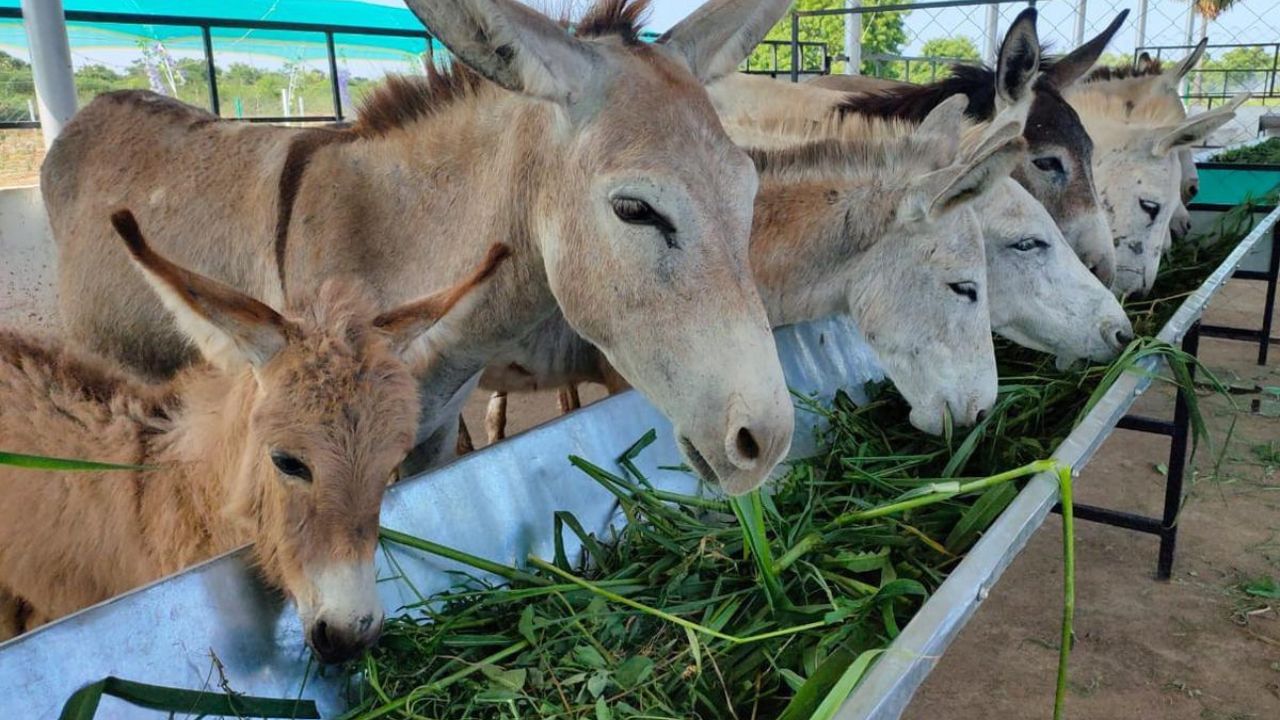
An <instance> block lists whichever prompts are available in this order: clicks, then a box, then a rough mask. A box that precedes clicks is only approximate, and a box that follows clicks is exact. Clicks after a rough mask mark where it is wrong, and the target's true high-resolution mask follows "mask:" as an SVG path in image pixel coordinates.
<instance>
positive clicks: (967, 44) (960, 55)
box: [907, 35, 982, 85]
mask: <svg viewBox="0 0 1280 720" xmlns="http://www.w3.org/2000/svg"><path fill="white" fill-rule="evenodd" d="M919 55H921V56H923V57H927V58H939V62H937V63H936V65H935V64H931V63H923V62H922V63H912V65H911V73H910V74H909V75H908V77H907V79H908V80H910V81H911V82H913V83H916V84H920V85H923V84H926V83H931V82H933V81H934V80H941V79H942V78H944V77H946V76H947V75H949V74H950V73H951V71H950V66H951V64H952V63H953V62H956V61H969V62H976V61H978V60H980V59H982V54H981V53H979V52H978V47H977V46H976V45H974V43H973V40H970V39H969V38H967V37H965V36H963V35H960V36H957V37H950V38H934V39H932V40H930V41H928V42H926V43H925V44H924V45H923V46H921V48H920V52H919Z"/></svg>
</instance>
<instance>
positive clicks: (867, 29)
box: [747, 0, 907, 77]
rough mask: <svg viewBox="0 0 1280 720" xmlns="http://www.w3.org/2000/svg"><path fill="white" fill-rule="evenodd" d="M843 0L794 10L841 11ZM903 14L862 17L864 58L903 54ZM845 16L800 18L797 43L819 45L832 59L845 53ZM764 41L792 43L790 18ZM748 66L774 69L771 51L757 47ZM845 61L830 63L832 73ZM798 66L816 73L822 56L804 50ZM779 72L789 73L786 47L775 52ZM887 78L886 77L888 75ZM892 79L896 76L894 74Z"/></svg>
mask: <svg viewBox="0 0 1280 720" xmlns="http://www.w3.org/2000/svg"><path fill="white" fill-rule="evenodd" d="M862 4H863V6H864V7H871V6H875V5H896V4H899V3H898V0H864V1H863V3H862ZM843 7H844V0H798V1H797V2H796V5H795V9H796V10H831V9H835V8H843ZM906 16H907V13H906V12H885V13H874V14H864V15H863V16H862V54H863V56H864V57H865V56H867V55H875V54H885V55H893V54H898V53H900V52H901V51H902V46H903V45H904V44H905V43H906V41H907V32H906V22H905V18H906ZM844 23H845V16H844V15H828V16H823V17H807V18H801V19H800V40H801V41H802V42H820V43H824V44H826V46H827V53H828V54H829V55H830V56H832V57H834V56H836V55H843V54H844ZM765 39H766V40H784V41H788V42H789V41H790V40H791V17H790V16H789V15H788V16H787V17H785V18H783V19H782V20H780V21H779V22H778V24H777V25H775V26H773V29H772V30H770V31H769V33H768V34H767V35H766V36H765ZM747 62H748V67H749V68H751V69H756V70H770V69H773V59H772V50H770V49H769V48H768V47H767V46H760V47H757V48H756V49H755V51H754V52H752V53H751V57H750V58H749V59H748V61H747ZM844 65H845V63H844V62H835V63H833V64H832V72H837V73H840V72H844ZM800 67H801V68H802V69H803V70H805V71H807V72H816V71H817V70H818V69H819V68H820V67H821V57H820V56H819V55H818V53H817V52H814V51H807V52H806V53H805V55H804V57H803V58H802V60H801V63H800ZM777 70H778V71H779V72H790V70H791V54H790V50H789V49H788V48H786V47H782V48H779V49H778V66H777ZM873 70H874V65H873V64H872V63H869V62H863V63H862V72H863V73H864V74H872V73H873ZM886 77H889V76H888V75H887V76H886ZM893 77H897V76H896V75H894V76H893Z"/></svg>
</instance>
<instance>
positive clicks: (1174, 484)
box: [1053, 321, 1200, 580]
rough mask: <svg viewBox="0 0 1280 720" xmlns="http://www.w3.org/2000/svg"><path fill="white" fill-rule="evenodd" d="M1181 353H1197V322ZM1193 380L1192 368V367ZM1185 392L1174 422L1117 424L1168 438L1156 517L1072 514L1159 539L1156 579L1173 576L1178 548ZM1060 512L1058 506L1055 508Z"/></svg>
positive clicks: (1086, 508) (1187, 417) (1093, 510)
mask: <svg viewBox="0 0 1280 720" xmlns="http://www.w3.org/2000/svg"><path fill="white" fill-rule="evenodd" d="M1182 350H1183V352H1185V353H1187V354H1188V355H1192V356H1195V355H1196V354H1197V353H1198V352H1199V351H1200V322H1199V321H1197V322H1195V323H1193V324H1192V325H1191V327H1190V328H1188V329H1187V334H1186V335H1184V336H1183V338H1182ZM1191 373H1192V375H1191V378H1192V380H1194V379H1195V366H1194V365H1193V366H1192V367H1191ZM1187 392H1188V391H1187V389H1186V388H1181V387H1180V388H1178V392H1177V396H1176V397H1175V398H1174V405H1173V421H1172V422H1170V421H1168V420H1159V419H1156V418H1149V417H1144V416H1141V415H1126V416H1124V417H1123V418H1121V419H1120V421H1119V422H1117V423H1116V427H1117V428H1119V429H1121V430H1132V431H1135V432H1145V433H1151V434H1154V435H1164V436H1166V437H1168V438H1169V464H1168V472H1167V475H1166V476H1165V486H1164V510H1163V512H1162V513H1161V516H1160V517H1158V518H1154V517H1148V516H1145V515H1136V514H1134V513H1128V512H1123V511H1120V510H1111V509H1109V508H1101V507H1097V506H1094V505H1076V506H1075V514H1076V517H1077V518H1080V519H1081V520H1087V521H1089V522H1096V523H1101V524H1103V525H1110V526H1112V527H1118V528H1124V529H1126V530H1133V531H1136V532H1141V533H1146V534H1148V535H1155V536H1157V537H1159V538H1160V553H1159V556H1158V560H1157V561H1156V579H1157V580H1168V579H1169V578H1170V577H1171V576H1172V574H1173V558H1174V555H1175V553H1176V551H1177V548H1178V513H1179V512H1181V510H1182V498H1183V485H1184V483H1185V479H1186V471H1187V442H1188V440H1190V437H1191V411H1190V404H1189V403H1188V402H1187V396H1186V393H1187ZM1053 511H1054V512H1061V507H1054V509H1053Z"/></svg>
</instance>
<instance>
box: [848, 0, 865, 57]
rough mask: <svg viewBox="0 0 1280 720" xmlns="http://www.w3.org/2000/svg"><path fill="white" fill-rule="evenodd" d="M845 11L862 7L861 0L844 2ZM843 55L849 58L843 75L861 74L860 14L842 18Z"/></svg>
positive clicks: (851, 14)
mask: <svg viewBox="0 0 1280 720" xmlns="http://www.w3.org/2000/svg"><path fill="white" fill-rule="evenodd" d="M844 6H845V8H847V9H850V10H852V9H856V8H860V7H862V0H844ZM844 54H845V57H847V58H849V61H848V62H847V63H845V68H844V74H845V75H859V74H861V73H862V13H849V14H848V15H845V16H844Z"/></svg>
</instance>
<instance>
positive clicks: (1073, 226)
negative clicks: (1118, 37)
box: [996, 9, 1128, 284]
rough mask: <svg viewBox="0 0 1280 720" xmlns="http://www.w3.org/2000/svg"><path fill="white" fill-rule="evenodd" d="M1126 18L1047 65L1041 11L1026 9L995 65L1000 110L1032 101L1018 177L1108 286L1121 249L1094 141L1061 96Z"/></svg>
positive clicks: (1077, 251)
mask: <svg viewBox="0 0 1280 720" xmlns="http://www.w3.org/2000/svg"><path fill="white" fill-rule="evenodd" d="M1127 14H1128V11H1127V10H1126V11H1125V12H1122V13H1120V15H1119V17H1117V18H1116V19H1115V20H1114V21H1113V22H1112V23H1111V25H1110V26H1108V27H1107V29H1106V30H1103V31H1102V33H1101V34H1099V35H1098V36H1097V37H1095V38H1094V39H1092V40H1090V41H1089V42H1087V43H1085V44H1084V45H1081V46H1080V47H1079V48H1076V49H1075V50H1074V51H1072V52H1071V53H1068V54H1067V55H1065V56H1063V57H1061V58H1057V59H1055V60H1053V61H1052V62H1049V61H1047V60H1046V59H1044V58H1042V56H1041V53H1042V51H1041V48H1040V40H1039V38H1038V36H1037V34H1036V11H1035V10H1034V9H1027V10H1024V11H1023V12H1022V13H1021V14H1019V15H1018V17H1017V19H1015V20H1014V22H1013V25H1011V26H1010V27H1009V32H1008V33H1007V34H1006V35H1005V38H1004V42H1003V43H1002V44H1001V46H1000V55H999V60H998V63H997V65H996V98H997V103H996V107H997V108H1000V107H1002V106H1008V105H1012V104H1014V103H1017V102H1018V101H1019V100H1021V99H1023V98H1024V97H1026V96H1027V95H1030V96H1031V98H1032V101H1031V107H1030V110H1029V112H1028V115H1027V123H1026V127H1025V129H1024V135H1023V136H1024V137H1025V138H1026V140H1027V143H1028V149H1029V152H1028V155H1027V158H1026V159H1025V160H1024V161H1023V162H1022V164H1021V165H1020V166H1019V167H1018V168H1017V169H1016V170H1015V171H1014V178H1015V179H1016V180H1017V181H1018V182H1020V183H1022V185H1023V186H1024V187H1026V188H1027V189H1028V190H1029V191H1031V194H1032V195H1034V196H1035V198H1036V199H1037V200H1039V201H1040V202H1041V203H1042V204H1044V206H1045V208H1046V209H1047V210H1048V211H1049V214H1050V215H1051V216H1052V217H1053V219H1054V220H1055V221H1056V222H1057V223H1058V227H1059V228H1061V229H1062V233H1063V235H1064V236H1066V239H1067V242H1068V243H1069V244H1070V245H1071V247H1072V248H1073V249H1074V250H1075V252H1076V254H1077V255H1078V256H1079V257H1080V259H1081V260H1082V261H1083V262H1084V264H1085V266H1086V267H1088V268H1089V269H1090V270H1091V271H1092V272H1093V273H1094V274H1095V275H1097V276H1098V278H1099V279H1100V280H1102V281H1103V282H1104V283H1108V284H1109V283H1110V282H1111V277H1112V273H1113V271H1114V268H1115V251H1114V249H1113V246H1112V243H1111V235H1110V233H1109V232H1108V230H1107V225H1106V217H1105V215H1103V212H1102V208H1101V205H1100V204H1099V202H1098V194H1097V192H1096V191H1095V189H1094V182H1093V169H1092V162H1093V143H1092V141H1091V140H1090V138H1089V134H1088V133H1087V132H1085V129H1084V126H1083V125H1082V124H1081V122H1080V117H1079V116H1078V115H1077V114H1076V112H1075V111H1074V110H1072V109H1071V106H1070V105H1069V104H1067V101H1066V100H1064V99H1063V97H1062V94H1061V91H1062V89H1064V88H1066V87H1068V86H1070V85H1071V84H1072V83H1074V82H1075V81H1076V80H1077V79H1079V78H1080V77H1081V76H1082V75H1084V73H1085V72H1087V71H1088V70H1089V68H1090V67H1092V66H1093V64H1094V62H1096V61H1097V59H1098V56H1099V55H1101V54H1102V51H1103V49H1105V48H1106V46H1107V43H1108V42H1109V41H1110V40H1111V38H1112V36H1113V35H1115V33H1116V31H1118V30H1119V29H1120V24H1121V23H1122V22H1123V21H1124V18H1125V16H1126V15H1127ZM1042 71H1043V72H1042Z"/></svg>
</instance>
